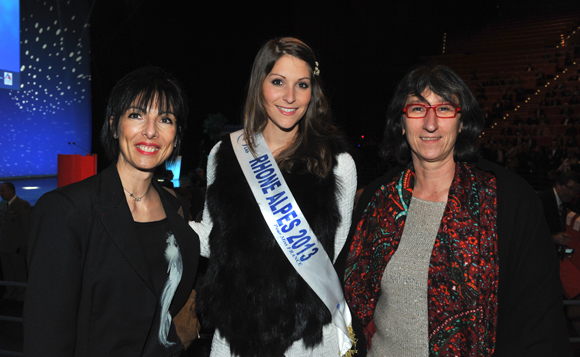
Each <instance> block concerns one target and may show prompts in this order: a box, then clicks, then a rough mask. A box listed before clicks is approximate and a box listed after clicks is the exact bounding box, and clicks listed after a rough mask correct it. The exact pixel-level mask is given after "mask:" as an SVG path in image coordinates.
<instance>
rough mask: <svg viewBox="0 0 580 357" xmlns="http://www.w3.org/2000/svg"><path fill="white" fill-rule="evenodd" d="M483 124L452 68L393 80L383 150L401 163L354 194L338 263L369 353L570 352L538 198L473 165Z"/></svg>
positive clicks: (497, 171)
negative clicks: (348, 237)
mask: <svg viewBox="0 0 580 357" xmlns="http://www.w3.org/2000/svg"><path fill="white" fill-rule="evenodd" d="M482 127H483V117H482V114H481V111H480V109H479V108H478V106H477V102H476V101H475V99H474V98H473V95H472V94H471V92H470V91H469V88H468V87H467V86H466V84H465V83H464V82H463V81H462V80H461V78H459V76H457V74H455V73H454V72H453V71H452V70H451V69H449V68H447V67H445V66H434V67H431V66H422V67H418V68H416V69H414V70H413V71H411V72H410V73H408V74H407V75H406V76H405V77H404V78H403V79H402V81H401V82H400V83H399V85H398V87H397V89H396V92H395V95H394V97H393V99H392V100H391V103H390V105H389V108H388V111H387V127H386V130H385V137H384V147H383V150H384V151H383V153H384V154H386V155H387V156H390V157H391V158H395V159H397V160H398V161H399V163H400V164H401V165H402V166H401V167H398V168H394V169H392V170H390V171H389V172H388V173H387V174H386V175H385V176H383V177H382V178H380V179H379V180H377V181H375V182H374V183H373V184H371V185H370V186H368V187H367V189H366V190H365V192H364V193H363V195H362V196H361V199H360V201H359V205H358V206H357V212H356V213H355V215H354V219H355V222H358V223H357V224H356V225H354V226H353V231H354V233H353V238H352V245H351V246H350V253H349V254H348V258H347V260H346V272H345V292H346V297H347V301H348V303H349V306H351V308H352V311H353V313H354V315H355V316H356V320H358V321H359V322H360V323H361V324H362V325H363V327H365V335H366V336H367V340H368V341H369V342H371V340H370V337H372V343H369V344H368V345H369V346H370V350H369V351H368V355H369V356H413V357H416V356H492V355H493V356H538V357H539V356H569V355H570V345H569V343H568V341H567V339H568V337H567V331H566V328H565V322H564V317H563V314H562V301H561V294H562V289H561V285H560V281H559V277H558V263H557V259H556V255H555V253H554V248H553V246H552V245H553V244H552V243H551V241H550V233H549V231H548V228H547V225H546V222H545V220H544V218H543V213H542V205H541V202H540V200H539V199H538V197H537V195H536V194H535V193H534V191H533V190H532V189H531V187H530V186H529V185H528V184H527V183H526V182H525V181H523V180H522V179H521V178H519V177H518V176H516V175H514V174H512V173H511V172H509V171H507V170H505V169H503V168H501V167H499V166H497V165H495V164H492V163H489V162H486V161H484V160H478V157H477V150H476V147H475V141H476V139H477V137H478V136H479V134H480V133H481V129H482ZM375 331H376V332H375ZM373 332H374V335H373ZM358 347H359V350H364V348H363V346H362V344H359V346H358Z"/></svg>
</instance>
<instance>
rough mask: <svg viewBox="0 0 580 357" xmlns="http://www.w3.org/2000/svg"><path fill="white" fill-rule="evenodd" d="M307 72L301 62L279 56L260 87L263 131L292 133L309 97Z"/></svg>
mask: <svg viewBox="0 0 580 357" xmlns="http://www.w3.org/2000/svg"><path fill="white" fill-rule="evenodd" d="M310 86H311V79H310V69H309V68H308V65H307V64H306V62H304V61H303V60H301V59H299V58H296V57H292V56H288V55H285V56H282V57H280V59H279V60H278V62H276V64H275V65H274V67H273V68H272V71H271V72H270V73H269V74H268V75H267V76H266V79H265V80H264V83H263V84H262V94H263V98H264V99H263V100H264V107H265V108H266V113H267V114H268V123H267V124H266V128H265V129H264V131H265V132H267V131H272V132H274V131H278V130H281V131H284V132H288V133H292V134H295V133H296V131H297V130H298V122H299V121H300V119H302V117H303V116H304V113H306V110H307V109H308V105H309V104H310V97H311V95H312V90H311V88H310Z"/></svg>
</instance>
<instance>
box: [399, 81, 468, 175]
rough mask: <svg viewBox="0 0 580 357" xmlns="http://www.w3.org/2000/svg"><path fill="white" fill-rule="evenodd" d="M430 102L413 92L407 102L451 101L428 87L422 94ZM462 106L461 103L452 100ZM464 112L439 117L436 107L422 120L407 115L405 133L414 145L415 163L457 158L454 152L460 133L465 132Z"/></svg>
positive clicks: (404, 124) (432, 102)
mask: <svg viewBox="0 0 580 357" xmlns="http://www.w3.org/2000/svg"><path fill="white" fill-rule="evenodd" d="M421 95H422V96H423V98H425V100H426V102H423V101H421V100H420V99H419V97H417V96H414V95H409V97H408V98H407V102H406V103H405V104H409V103H423V104H430V105H435V104H441V103H446V102H447V101H446V100H444V99H443V98H441V97H440V96H438V95H437V94H435V93H433V92H432V91H431V90H430V89H429V88H426V89H425V91H423V93H421ZM452 104H456V105H458V103H452ZM460 119H461V113H457V115H456V116H455V118H446V119H441V118H437V116H436V115H435V111H434V110H433V109H431V110H428V111H427V115H426V116H425V118H422V119H409V118H407V116H406V115H404V123H403V134H404V135H405V136H406V138H407V142H408V143H409V146H410V147H411V153H412V157H413V162H414V163H415V164H417V163H422V164H425V163H448V162H449V161H450V160H451V161H453V151H454V148H455V141H456V140H457V135H458V134H459V133H460V132H461V127H462V125H463V124H462V123H461V121H460Z"/></svg>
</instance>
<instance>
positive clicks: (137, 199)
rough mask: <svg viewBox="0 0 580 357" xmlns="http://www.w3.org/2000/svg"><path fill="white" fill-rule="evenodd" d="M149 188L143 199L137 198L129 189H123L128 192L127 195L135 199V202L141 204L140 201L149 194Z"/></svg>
mask: <svg viewBox="0 0 580 357" xmlns="http://www.w3.org/2000/svg"><path fill="white" fill-rule="evenodd" d="M149 188H151V186H149ZM149 188H148V189H147V191H146V192H145V194H144V195H143V196H141V197H137V196H135V195H134V194H133V192H130V191H129V190H127V189H126V188H125V186H123V189H124V190H125V191H127V193H128V194H129V196H131V197H133V199H134V200H135V202H140V201H141V199H142V198H143V197H145V196H146V195H147V193H148V192H149Z"/></svg>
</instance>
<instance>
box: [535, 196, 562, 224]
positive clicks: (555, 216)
mask: <svg viewBox="0 0 580 357" xmlns="http://www.w3.org/2000/svg"><path fill="white" fill-rule="evenodd" d="M538 196H540V199H541V200H542V205H543V206H544V216H545V217H546V221H547V222H548V228H550V233H551V234H552V235H554V234H556V233H559V232H562V226H561V223H560V209H559V208H558V201H557V200H556V195H555V194H554V189H553V188H552V187H550V188H549V189H547V190H544V191H541V192H539V193H538Z"/></svg>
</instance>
